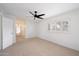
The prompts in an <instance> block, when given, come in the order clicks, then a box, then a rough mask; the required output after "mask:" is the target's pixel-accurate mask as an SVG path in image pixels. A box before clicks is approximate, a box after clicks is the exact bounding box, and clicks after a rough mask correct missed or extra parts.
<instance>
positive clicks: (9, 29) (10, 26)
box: [3, 17, 14, 49]
mask: <svg viewBox="0 0 79 59" xmlns="http://www.w3.org/2000/svg"><path fill="white" fill-rule="evenodd" d="M13 40H14V20H13V19H9V18H7V17H4V18H3V49H5V48H7V47H9V46H11V45H12V44H13Z"/></svg>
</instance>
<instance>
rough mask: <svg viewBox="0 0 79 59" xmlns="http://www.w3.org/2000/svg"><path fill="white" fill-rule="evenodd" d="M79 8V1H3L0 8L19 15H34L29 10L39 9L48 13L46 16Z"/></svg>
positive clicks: (40, 11) (5, 11)
mask: <svg viewBox="0 0 79 59" xmlns="http://www.w3.org/2000/svg"><path fill="white" fill-rule="evenodd" d="M76 8H79V4H78V3H75V4H74V3H8V4H7V3H3V4H0V9H2V11H3V12H4V13H7V14H12V15H14V16H18V17H26V16H32V15H31V14H30V13H29V11H35V10H37V11H38V13H39V14H41V13H44V14H46V15H45V16H44V18H47V17H51V16H55V15H58V14H61V13H64V12H67V11H70V10H73V9H76Z"/></svg>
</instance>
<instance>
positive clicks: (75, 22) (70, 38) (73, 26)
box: [38, 9, 79, 51]
mask: <svg viewBox="0 0 79 59" xmlns="http://www.w3.org/2000/svg"><path fill="white" fill-rule="evenodd" d="M65 18H68V19H70V22H69V23H70V26H69V27H70V28H69V31H68V32H53V31H51V32H50V31H48V23H53V21H56V20H58V19H63V20H64V19H65ZM38 37H40V38H42V39H46V40H48V41H52V42H55V43H57V44H60V45H62V46H65V47H68V48H72V49H75V50H78V51H79V9H77V10H73V11H70V12H66V13H63V14H61V15H58V16H55V17H50V18H48V19H45V20H43V21H42V22H40V23H39V24H38Z"/></svg>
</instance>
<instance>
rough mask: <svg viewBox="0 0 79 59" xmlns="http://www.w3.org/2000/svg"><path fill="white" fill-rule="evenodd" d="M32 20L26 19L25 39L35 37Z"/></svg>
mask: <svg viewBox="0 0 79 59" xmlns="http://www.w3.org/2000/svg"><path fill="white" fill-rule="evenodd" d="M32 19H33V18H31V17H26V38H33V37H36V32H35V29H36V28H35V23H34V22H33V21H32Z"/></svg>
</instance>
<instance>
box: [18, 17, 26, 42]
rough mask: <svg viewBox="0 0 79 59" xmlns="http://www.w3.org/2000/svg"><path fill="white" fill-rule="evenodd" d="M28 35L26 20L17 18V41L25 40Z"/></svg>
mask: <svg viewBox="0 0 79 59" xmlns="http://www.w3.org/2000/svg"><path fill="white" fill-rule="evenodd" d="M25 37H26V21H25V20H24V19H21V18H17V20H16V42H21V41H23V40H25Z"/></svg>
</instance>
